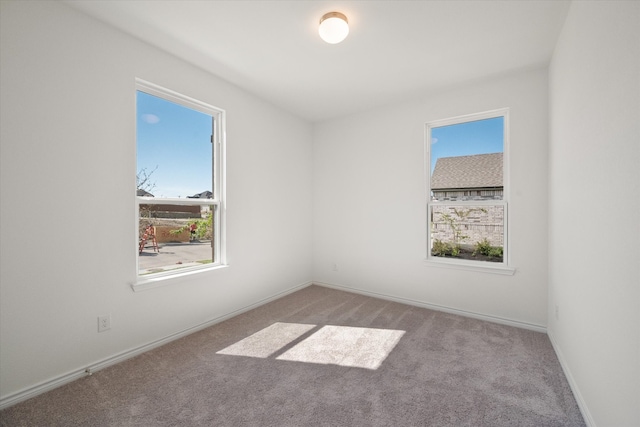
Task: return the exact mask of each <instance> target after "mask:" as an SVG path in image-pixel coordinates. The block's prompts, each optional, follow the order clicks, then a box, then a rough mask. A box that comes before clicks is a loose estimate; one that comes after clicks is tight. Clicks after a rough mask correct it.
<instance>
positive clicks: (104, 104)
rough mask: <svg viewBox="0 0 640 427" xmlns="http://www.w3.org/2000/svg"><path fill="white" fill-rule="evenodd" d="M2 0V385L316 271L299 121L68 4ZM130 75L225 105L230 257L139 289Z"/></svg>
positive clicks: (182, 324) (226, 309)
mask: <svg viewBox="0 0 640 427" xmlns="http://www.w3.org/2000/svg"><path fill="white" fill-rule="evenodd" d="M1 5H2V6H1V7H2V13H1V15H2V21H1V37H0V39H1V43H2V45H1V55H2V57H1V65H2V69H1V73H0V74H1V85H2V86H1V90H2V104H1V150H2V151H1V173H2V176H1V193H0V194H1V202H0V206H1V209H2V212H1V231H2V238H1V253H2V258H1V267H0V270H1V288H0V289H1V302H0V304H1V306H0V316H1V318H0V319H1V322H0V327H1V329H0V334H1V335H0V338H1V343H2V344H1V346H0V377H1V381H0V387H1V388H0V397H1V398H2V399H5V400H6V399H7V398H8V397H10V396H12V395H15V393H16V392H19V391H20V390H23V389H28V388H30V387H33V386H35V385H37V384H39V383H41V382H43V381H46V380H49V379H53V378H56V377H59V376H60V375H63V374H66V373H70V372H74V371H77V370H79V369H80V370H81V369H83V368H84V367H85V366H88V365H90V364H92V363H94V362H96V361H100V360H103V359H105V358H107V357H109V356H112V355H115V354H118V353H120V352H123V351H126V350H129V349H132V348H136V347H138V346H141V345H143V344H145V343H149V342H152V341H154V340H157V339H160V338H163V337H166V336H168V335H170V334H173V333H176V332H179V331H182V330H185V329H187V328H190V327H193V326H195V325H198V324H201V323H203V322H206V321H209V320H211V319H215V318H217V317H219V316H223V315H226V314H228V313H230V312H232V311H234V310H237V309H241V308H243V307H246V306H248V305H250V304H252V303H255V302H257V301H259V300H261V299H263V298H267V297H271V296H273V295H275V294H278V293H280V292H283V291H286V290H289V289H291V288H293V287H295V286H297V285H301V284H304V283H308V282H309V281H310V280H311V217H312V211H311V206H312V204H311V203H312V200H311V195H310V194H311V188H312V181H311V172H310V170H311V153H312V151H311V150H312V146H311V142H312V136H311V132H312V128H311V126H310V125H309V124H308V123H306V122H303V121H301V120H299V119H297V118H295V117H293V116H291V115H290V114H288V113H285V112H282V111H280V110H278V109H276V108H274V107H272V106H270V105H269V104H268V103H266V102H264V101H261V100H259V99H257V98H254V97H252V96H251V95H249V94H247V93H246V92H244V91H242V90H240V89H238V88H237V87H234V86H232V85H230V84H228V83H226V82H224V81H222V80H220V79H218V78H216V77H213V76H211V75H209V74H207V73H205V72H204V71H202V70H200V69H198V68H195V67H192V66H190V65H188V64H186V63H185V62H183V61H180V60H178V59H176V58H174V57H172V56H170V55H168V54H166V53H163V52H162V51H159V50H157V49H155V48H152V47H150V46H148V45H146V44H144V43H142V42H139V41H137V40H135V39H133V38H131V37H129V36H127V35H125V34H124V33H121V32H119V31H117V30H114V29H112V28H110V27H108V26H106V25H103V24H101V23H99V22H98V21H95V20H93V19H90V18H88V17H86V16H84V15H82V14H81V13H79V12H77V11H75V10H73V9H71V8H69V7H67V6H66V5H64V4H60V3H57V2H49V1H44V2H5V1H3V2H2V3H1ZM136 77H140V78H143V79H145V80H148V81H151V82H154V83H156V84H159V85H162V86H165V87H167V88H170V89H172V90H175V91H177V92H181V93H183V94H185V95H188V96H192V97H195V98H197V99H200V100H202V101H204V102H207V103H210V104H212V105H215V106H217V107H220V108H223V109H226V111H227V143H228V147H227V148H228V155H227V166H228V181H227V189H228V208H227V212H228V217H227V219H228V225H227V237H228V260H229V262H230V267H229V268H226V269H221V270H217V271H214V272H209V273H207V274H200V275H193V276H190V278H188V279H186V278H185V279H184V280H182V281H180V282H179V283H177V284H174V285H172V286H167V287H162V288H157V289H152V290H148V291H144V292H136V293H134V292H133V291H132V290H131V288H130V286H129V285H130V283H131V282H132V281H133V280H134V277H135V271H136V267H135V250H136V249H135V238H134V237H133V236H134V232H135V231H134V227H135V216H134V197H133V194H134V193H133V189H134V185H135V172H136V170H135V158H134V156H135V135H134V124H135V122H134V119H135V107H134V101H135V85H134V84H135V81H134V79H135V78H136ZM107 313H111V316H112V329H111V330H110V331H108V332H105V333H100V334H98V333H97V316H98V315H102V314H107Z"/></svg>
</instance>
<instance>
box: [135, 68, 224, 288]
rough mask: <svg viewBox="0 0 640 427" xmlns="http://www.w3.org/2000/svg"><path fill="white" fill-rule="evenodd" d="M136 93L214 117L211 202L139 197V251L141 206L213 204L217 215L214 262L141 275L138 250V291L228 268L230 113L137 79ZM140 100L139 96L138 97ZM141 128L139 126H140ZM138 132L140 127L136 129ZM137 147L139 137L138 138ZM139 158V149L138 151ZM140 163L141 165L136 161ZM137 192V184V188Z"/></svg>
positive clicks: (136, 281)
mask: <svg viewBox="0 0 640 427" xmlns="http://www.w3.org/2000/svg"><path fill="white" fill-rule="evenodd" d="M135 91H136V92H135V93H136V94H137V93H138V92H144V93H146V94H149V95H153V96H156V97H158V98H161V99H163V100H165V101H168V102H172V103H175V104H178V105H181V106H183V107H186V108H189V109H192V110H195V111H199V112H201V113H204V114H207V115H209V116H211V117H212V118H213V129H212V131H213V132H212V139H213V140H212V159H211V166H212V171H211V174H212V190H211V191H212V193H213V198H211V199H191V198H161V197H158V198H156V197H146V196H138V195H137V194H136V195H135V235H134V236H135V238H136V248H137V247H138V244H139V240H138V236H139V232H140V224H139V222H140V221H139V219H140V205H182V206H194V205H197V206H202V205H209V206H210V207H211V210H212V212H213V236H214V237H213V239H212V245H211V246H212V247H211V249H212V254H211V256H212V262H211V263H209V264H203V265H199V266H192V267H185V268H180V269H175V270H169V271H164V272H159V273H153V274H149V275H144V276H141V275H140V274H139V272H140V256H139V252H138V250H137V249H136V262H135V268H136V271H135V277H136V279H135V281H134V282H133V283H132V285H131V286H132V288H133V290H134V291H138V290H144V289H149V288H153V287H157V286H163V285H166V284H168V283H170V282H171V280H169V279H176V278H180V277H184V276H188V275H192V274H196V273H201V272H205V271H211V270H215V269H218V268H221V267H226V266H227V254H226V244H225V243H226V229H225V228H226V227H225V224H226V206H225V199H226V186H225V166H226V162H225V147H226V120H225V119H226V112H225V110H223V109H220V108H217V107H214V106H212V105H210V104H207V103H204V102H202V101H198V100H196V99H194V98H191V97H188V96H185V95H182V94H180V93H178V92H174V91H172V90H170V89H166V88H164V87H161V86H158V85H156V84H153V83H150V82H148V81H145V80H142V79H138V78H136V84H135ZM136 98H137V96H136ZM135 111H136V115H137V112H138V107H137V102H136V105H135ZM136 126H137V125H136ZM136 132H137V127H136ZM136 147H137V138H136ZM136 157H137V148H136ZM134 163H136V164H137V162H134ZM134 189H135V185H134Z"/></svg>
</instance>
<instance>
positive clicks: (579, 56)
mask: <svg viewBox="0 0 640 427" xmlns="http://www.w3.org/2000/svg"><path fill="white" fill-rule="evenodd" d="M549 76H550V77H549V78H550V149H549V160H550V167H549V173H550V178H549V191H550V199H549V200H550V202H549V205H550V206H549V207H550V215H549V224H550V227H549V248H550V251H549V335H550V336H551V337H552V339H553V342H554V344H555V347H556V351H557V352H558V353H559V355H560V357H561V360H562V361H563V363H564V367H565V370H566V371H567V373H568V376H569V378H570V380H571V381H572V382H573V386H574V391H576V392H577V393H576V394H577V396H576V397H577V398H578V400H579V402H580V403H581V405H582V408H583V410H584V411H585V415H586V418H587V419H588V421H589V422H590V423H591V425H594V426H595V425H598V426H608V427H613V426H632V425H636V426H637V425H640V314H639V313H640V309H639V304H640V267H639V266H640V3H638V2H612V1H609V2H574V3H573V4H572V6H571V9H570V11H569V15H568V18H567V21H566V24H565V26H564V29H563V32H562V35H561V37H560V39H559V42H558V44H557V46H556V50H555V52H554V56H553V60H552V64H551V67H550V73H549ZM556 306H557V307H558V310H559V316H558V319H556V318H555V307H556Z"/></svg>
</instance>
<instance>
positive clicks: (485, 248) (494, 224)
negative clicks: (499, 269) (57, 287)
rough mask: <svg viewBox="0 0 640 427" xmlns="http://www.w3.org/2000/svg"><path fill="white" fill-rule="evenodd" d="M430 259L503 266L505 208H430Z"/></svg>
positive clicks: (482, 206)
mask: <svg viewBox="0 0 640 427" xmlns="http://www.w3.org/2000/svg"><path fill="white" fill-rule="evenodd" d="M429 206H430V210H429V217H430V220H431V221H430V223H431V239H430V241H431V255H432V256H436V257H445V258H454V259H466V260H474V261H488V262H502V261H503V249H504V218H505V206H504V205H502V204H500V205H484V204H483V205H478V206H472V205H453V204H445V203H435V204H430V205H429Z"/></svg>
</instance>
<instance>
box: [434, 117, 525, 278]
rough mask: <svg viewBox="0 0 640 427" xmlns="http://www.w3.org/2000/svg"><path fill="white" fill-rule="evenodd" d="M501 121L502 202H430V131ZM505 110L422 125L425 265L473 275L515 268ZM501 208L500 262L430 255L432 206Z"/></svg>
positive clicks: (507, 122)
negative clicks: (471, 123)
mask: <svg viewBox="0 0 640 427" xmlns="http://www.w3.org/2000/svg"><path fill="white" fill-rule="evenodd" d="M497 117H502V118H503V146H502V156H503V157H502V185H503V187H502V188H503V195H502V200H458V201H451V200H445V201H433V200H431V192H432V190H431V132H432V129H434V128H439V127H443V126H451V125H457V124H462V123H468V122H474V121H480V120H486V119H493V118H497ZM509 134H510V132H509V108H500V109H496V110H490V111H485V112H481V113H473V114H466V115H462V116H456V117H451V118H447V119H440V120H433V121H430V122H427V123H426V124H425V140H424V147H425V151H424V152H425V159H424V165H425V178H424V182H425V190H426V191H425V196H426V197H425V199H426V203H425V206H426V218H425V219H426V225H427V229H426V234H427V236H426V237H427V241H426V243H427V244H426V258H425V262H426V264H427V265H429V266H434V267H444V268H453V269H459V270H469V271H477V272H486V273H495V274H505V275H513V274H514V273H515V268H514V267H513V266H512V265H511V241H510V236H511V233H510V228H511V221H510V220H509V219H510V218H509V194H510V185H509V177H510V172H509V171H510V168H509ZM483 205H484V206H502V207H503V209H504V211H503V212H504V213H503V260H502V262H500V263H498V262H488V261H473V260H464V259H455V258H444V257H437V256H434V255H432V254H431V247H432V232H431V228H432V218H431V217H432V215H431V212H432V208H433V207H435V206H483Z"/></svg>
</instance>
